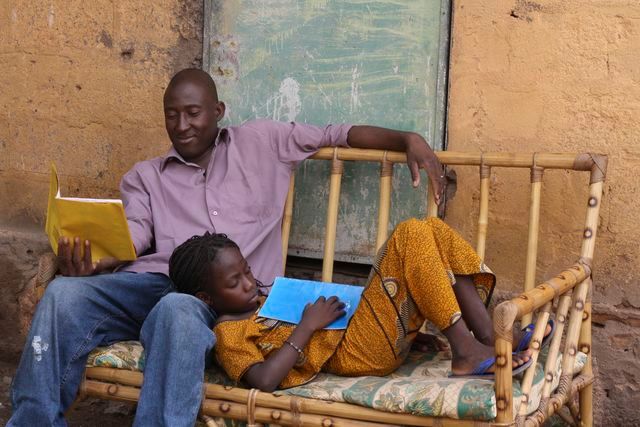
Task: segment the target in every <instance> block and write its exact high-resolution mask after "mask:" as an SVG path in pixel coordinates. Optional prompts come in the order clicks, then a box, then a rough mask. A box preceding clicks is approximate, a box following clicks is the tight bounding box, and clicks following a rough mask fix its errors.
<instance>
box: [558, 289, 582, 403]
mask: <svg viewBox="0 0 640 427" xmlns="http://www.w3.org/2000/svg"><path fill="white" fill-rule="evenodd" d="M590 286H591V278H590V277H588V278H586V279H585V280H583V281H582V282H581V283H580V284H578V285H577V286H576V287H575V289H574V292H573V298H572V306H571V314H570V316H569V326H568V327H567V334H566V337H565V346H564V351H563V353H562V375H560V383H559V384H558V389H557V390H556V393H555V395H556V396H559V397H561V398H562V399H566V398H568V397H569V396H570V391H571V382H572V381H573V370H574V366H575V360H576V355H577V354H578V335H579V333H580V329H581V328H582V313H583V311H584V301H585V299H586V297H587V292H588V291H589V288H590Z"/></svg>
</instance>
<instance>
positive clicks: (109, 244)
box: [45, 163, 136, 262]
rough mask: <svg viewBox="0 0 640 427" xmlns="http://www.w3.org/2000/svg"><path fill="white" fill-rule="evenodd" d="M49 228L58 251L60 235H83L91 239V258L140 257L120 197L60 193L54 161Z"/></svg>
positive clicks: (129, 258)
mask: <svg viewBox="0 0 640 427" xmlns="http://www.w3.org/2000/svg"><path fill="white" fill-rule="evenodd" d="M45 231H46V232H47V235H48V236H49V242H50V243H51V248H52V249H53V251H54V252H55V253H56V255H57V254H58V239H59V238H60V236H66V237H69V238H70V239H73V238H74V237H79V238H81V239H82V241H84V240H89V241H90V242H91V260H92V262H97V261H99V260H100V259H102V258H106V257H114V258H117V259H119V260H121V261H133V260H135V259H136V251H135V249H134V247H133V242H132V241H131V233H129V224H128V223H127V216H126V215H125V213H124V207H123V206H122V201H121V200H117V199H81V198H76V197H62V196H60V185H59V183H58V172H57V171H56V166H55V165H54V164H53V163H51V181H50V183H49V203H48V205H47V223H46V225H45Z"/></svg>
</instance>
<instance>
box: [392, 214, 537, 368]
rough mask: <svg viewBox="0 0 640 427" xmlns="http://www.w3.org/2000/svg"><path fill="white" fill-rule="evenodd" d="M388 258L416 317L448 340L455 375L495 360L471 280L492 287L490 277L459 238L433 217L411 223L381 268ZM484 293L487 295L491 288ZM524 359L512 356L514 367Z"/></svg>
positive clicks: (487, 324) (525, 357) (489, 329)
mask: <svg viewBox="0 0 640 427" xmlns="http://www.w3.org/2000/svg"><path fill="white" fill-rule="evenodd" d="M387 259H388V261H389V262H390V263H393V260H394V259H396V260H397V259H400V260H401V268H402V273H401V274H402V276H401V280H399V283H404V284H406V287H407V289H408V291H409V294H410V295H411V298H412V300H413V301H414V302H415V304H416V306H417V308H418V310H419V311H420V313H421V314H422V315H423V316H424V317H425V318H426V319H428V320H430V321H432V322H433V323H434V324H435V325H436V326H437V327H438V328H439V329H440V330H441V331H442V332H443V333H444V335H445V337H447V339H448V341H449V344H450V345H451V351H452V356H453V360H452V371H453V372H454V373H455V374H467V373H470V372H471V371H473V370H474V368H475V367H476V366H477V365H478V364H479V363H481V362H482V361H484V360H486V359H489V358H491V357H493V356H494V352H495V351H494V348H493V347H492V346H491V344H492V343H493V333H492V323H491V319H490V318H489V315H488V313H487V310H486V308H485V306H484V302H483V301H482V299H481V298H480V296H479V294H478V292H477V291H476V284H475V282H474V277H473V276H474V275H475V276H476V278H477V277H478V276H479V277H480V279H481V280H478V282H479V283H491V284H492V283H493V276H492V275H490V274H489V273H486V272H484V271H482V270H483V266H482V262H481V260H480V259H479V258H478V256H477V255H476V254H475V252H474V250H473V249H472V248H471V247H470V246H469V244H468V243H467V242H466V241H464V239H462V237H460V236H459V235H458V234H457V233H455V232H454V231H453V230H452V229H451V228H449V227H448V226H447V225H446V224H444V223H443V222H442V221H439V220H437V219H428V220H424V221H419V220H410V221H407V222H405V223H402V224H400V225H399V226H398V227H397V229H396V231H395V232H394V234H393V236H392V237H391V238H390V240H389V242H388V248H387V254H386V256H385V259H384V260H383V261H382V262H381V263H380V265H381V267H382V268H384V267H385V261H387ZM396 263H397V261H396ZM452 276H454V277H455V279H456V285H452V282H453V280H452V279H453V277H452ZM487 279H490V280H487ZM485 290H486V291H487V292H490V290H491V285H489V286H488V289H485ZM467 320H468V322H469V327H468V326H467V323H466V321H467ZM472 331H473V332H474V333H473V334H472V333H471V332H472ZM474 335H477V336H474ZM480 338H481V339H480ZM483 340H487V341H489V343H488V344H489V345H487V344H485V343H483V342H482V341H483ZM528 360H529V356H528V354H527V353H524V354H521V355H519V356H517V357H514V359H513V363H514V367H516V366H518V365H521V364H523V363H525V362H526V361H528Z"/></svg>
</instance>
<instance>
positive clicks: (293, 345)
mask: <svg viewBox="0 0 640 427" xmlns="http://www.w3.org/2000/svg"><path fill="white" fill-rule="evenodd" d="M285 344H289V345H290V346H291V347H293V349H294V350H295V351H297V352H298V354H302V349H301V348H300V347H298V346H297V345H295V344H294V343H292V342H291V341H285Z"/></svg>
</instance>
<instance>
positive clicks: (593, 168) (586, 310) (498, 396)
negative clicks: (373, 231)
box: [34, 148, 607, 426]
mask: <svg viewBox="0 0 640 427" xmlns="http://www.w3.org/2000/svg"><path fill="white" fill-rule="evenodd" d="M438 157H439V159H440V161H441V162H442V163H443V164H445V165H448V166H454V165H457V166H474V167H478V168H479V171H480V209H479V213H478V220H477V241H476V249H477V252H478V254H479V255H480V257H481V258H483V259H484V255H485V246H486V245H485V242H486V236H487V227H488V217H489V215H488V212H489V190H490V176H491V173H492V170H493V168H498V167H500V168H528V169H530V170H531V199H530V209H529V228H528V245H527V257H526V269H525V273H524V292H523V293H522V294H520V295H519V296H517V297H515V298H513V299H511V300H508V301H504V302H502V303H501V304H499V305H498V306H497V307H496V308H495V310H494V314H493V322H494V330H495V333H496V344H495V352H496V356H497V363H496V376H495V385H494V390H495V407H496V416H495V419H493V420H489V421H487V420H484V421H478V420H473V419H447V418H439V417H426V416H418V415H412V414H409V413H393V412H385V411H381V410H377V409H371V408H365V407H362V406H358V405H353V404H349V403H335V402H327V401H323V400H317V399H309V398H303V397H296V396H283V395H275V394H271V393H264V392H260V391H257V390H247V389H243V388H239V387H233V386H229V385H219V384H211V383H208V384H206V387H205V392H204V399H203V402H202V406H201V415H202V416H203V418H204V420H205V421H206V422H207V424H210V425H215V421H214V419H213V418H210V417H216V418H224V419H234V420H243V421H247V422H248V423H249V424H250V425H251V424H255V423H271V424H276V425H304V426H347V425H348V426H351V425H362V426H367V425H398V424H402V425H415V426H419V425H420V426H431V425H438V426H439V425H448V426H477V425H500V426H504V425H518V426H523V425H524V426H539V425H541V424H542V423H543V422H544V421H545V420H546V419H548V418H549V417H550V416H551V415H553V414H554V413H555V414H558V415H559V416H561V417H562V418H563V419H565V420H566V421H567V422H568V423H570V424H576V425H585V426H591V425H592V424H593V419H592V384H593V381H594V376H593V372H592V366H591V286H592V280H591V272H592V258H593V252H594V244H595V239H596V232H597V225H598V224H597V222H598V213H599V209H600V202H601V196H602V186H603V182H604V178H605V174H606V165H607V157H606V156H604V155H594V154H544V153H537V154H525V153H462V152H452V151H445V152H439V153H438ZM312 159H316V160H324V161H330V162H331V165H332V167H331V175H330V184H329V200H328V208H327V223H326V234H325V246H324V259H323V267H322V280H323V281H331V280H332V276H333V261H334V252H335V238H336V228H337V220H338V205H339V195H340V182H341V177H342V172H343V163H344V162H345V161H365V162H377V163H380V166H381V174H380V199H379V209H378V226H377V236H376V248H379V247H380V246H381V245H382V244H383V243H384V241H385V240H386V238H387V234H388V230H389V212H390V200H391V198H390V195H391V178H392V172H393V166H394V164H396V163H405V162H406V158H405V155H404V154H402V153H396V152H383V151H377V150H361V149H342V148H337V149H333V148H324V149H321V150H320V151H319V152H318V153H316V154H315V155H314V156H312ZM545 169H564V170H572V171H582V172H587V173H589V174H590V180H589V188H588V199H587V206H586V218H585V221H584V225H580V228H581V229H582V230H583V232H582V245H581V248H580V249H579V250H577V249H576V251H575V259H576V263H575V264H574V265H572V266H569V267H568V268H566V269H565V270H564V271H562V272H560V274H558V275H557V276H555V277H553V278H550V279H549V280H547V281H545V282H543V283H541V284H539V285H538V286H535V283H534V282H535V269H536V261H537V259H536V258H537V247H538V224H539V219H540V201H541V186H542V178H543V171H544V170H545ZM467 187H468V186H467ZM293 189H294V177H293V176H292V178H291V183H290V189H289V195H288V198H287V202H286V206H285V212H284V217H283V222H282V241H283V249H282V251H283V255H284V256H283V259H284V260H286V255H287V247H288V239H289V231H290V226H291V221H292V212H293ZM585 193H586V191H585ZM427 200H428V202H427V209H426V210H427V215H428V216H436V215H437V206H436V204H435V202H434V200H433V197H432V196H431V192H429V195H428V197H427ZM283 262H284V261H283ZM283 267H284V265H283ZM56 271H57V265H56V261H55V257H53V256H45V257H43V258H41V262H40V266H39V271H38V274H37V276H36V278H35V279H34V280H35V287H36V295H39V296H41V295H42V293H43V292H44V289H45V287H46V285H47V283H48V282H49V281H50V280H52V278H53V277H54V275H55V273H56ZM552 315H553V317H554V318H555V322H556V325H557V327H556V330H555V332H554V336H553V338H552V339H551V344H550V346H549V349H548V355H547V358H546V362H545V364H544V368H543V369H544V371H543V372H544V380H543V385H542V387H541V391H540V395H539V396H536V398H539V404H538V405H537V407H535V408H534V410H533V411H531V410H529V414H527V403H528V402H529V401H530V400H531V399H532V397H533V396H531V395H530V394H529V393H530V392H531V387H532V381H533V377H534V373H535V369H536V363H534V364H533V365H532V366H531V367H530V368H529V369H527V371H526V372H525V373H524V376H523V378H522V380H521V382H520V389H521V392H522V396H521V398H519V402H515V399H514V397H513V396H514V394H513V390H514V385H513V378H512V374H511V370H512V368H511V366H512V364H511V355H512V354H511V351H512V350H511V349H512V332H513V330H514V327H517V321H520V322H521V323H522V324H529V323H530V322H531V321H532V320H533V321H534V322H535V330H534V334H533V338H532V340H531V344H530V348H531V349H532V351H533V358H534V360H535V361H537V359H538V357H539V354H540V343H541V342H542V336H543V334H544V329H545V328H546V325H547V321H548V319H549V318H550V316H552ZM578 353H581V354H584V355H585V356H584V358H585V360H586V362H585V363H584V366H583V367H582V368H581V369H580V370H579V371H576V372H574V366H575V361H576V357H577V356H578ZM559 355H562V359H561V374H560V376H559V382H557V381H556V383H558V386H557V388H556V389H555V390H554V388H553V387H552V382H553V380H554V377H555V376H556V371H554V369H556V368H555V366H554V364H556V362H557V361H558V360H560V359H559V358H558V357H559ZM555 379H556V380H557V379H558V378H557V377H555ZM141 384H142V373H141V372H134V371H127V370H122V369H114V368H104V367H88V368H87V370H86V374H85V379H84V380H83V382H82V385H81V388H80V393H79V394H80V396H81V397H82V396H93V397H99V398H104V399H111V400H121V401H131V402H135V401H137V399H138V395H139V392H140V386H141ZM576 396H578V401H579V404H576V399H575V398H576ZM563 408H568V411H566V409H564V412H563V411H561V409H563Z"/></svg>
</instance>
